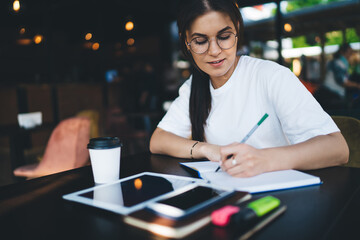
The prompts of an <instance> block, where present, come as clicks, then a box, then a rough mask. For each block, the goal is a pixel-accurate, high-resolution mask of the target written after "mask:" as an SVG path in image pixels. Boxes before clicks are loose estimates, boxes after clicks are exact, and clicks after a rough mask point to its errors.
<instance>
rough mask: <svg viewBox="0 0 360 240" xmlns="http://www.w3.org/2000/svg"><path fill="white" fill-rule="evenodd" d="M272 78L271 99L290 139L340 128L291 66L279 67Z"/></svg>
mask: <svg viewBox="0 0 360 240" xmlns="http://www.w3.org/2000/svg"><path fill="white" fill-rule="evenodd" d="M270 81H271V82H268V88H269V89H268V96H269V100H270V101H271V102H272V104H273V106H274V109H275V111H276V115H277V117H278V119H279V121H280V123H281V126H282V129H283V131H284V133H285V135H286V136H287V138H288V139H289V141H290V143H292V144H296V143H300V142H303V141H306V140H308V139H310V138H313V137H315V136H318V135H326V134H329V133H333V132H338V131H339V129H338V127H337V126H336V124H335V123H334V121H333V120H332V119H331V117H330V116H329V115H328V114H327V113H326V112H324V110H323V109H322V107H321V106H320V104H319V103H318V102H317V101H316V100H315V98H314V97H313V96H312V95H311V93H310V92H309V91H307V90H306V88H305V87H304V85H303V84H301V82H300V81H299V80H298V78H297V77H296V76H295V75H294V74H293V73H292V72H291V71H290V70H289V69H287V68H283V67H281V68H278V69H276V70H275V71H274V74H273V76H272V78H271V80H270Z"/></svg>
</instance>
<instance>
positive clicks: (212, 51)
mask: <svg viewBox="0 0 360 240" xmlns="http://www.w3.org/2000/svg"><path fill="white" fill-rule="evenodd" d="M220 53H221V48H220V47H219V45H218V43H217V42H216V39H211V40H209V50H208V54H209V55H212V56H217V55H219V54H220Z"/></svg>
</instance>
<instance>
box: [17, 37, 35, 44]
mask: <svg viewBox="0 0 360 240" xmlns="http://www.w3.org/2000/svg"><path fill="white" fill-rule="evenodd" d="M16 42H17V44H19V45H30V44H31V43H32V39H31V38H22V39H18V40H16Z"/></svg>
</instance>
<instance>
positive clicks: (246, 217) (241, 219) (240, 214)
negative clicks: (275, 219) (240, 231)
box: [212, 196, 280, 227]
mask: <svg viewBox="0 0 360 240" xmlns="http://www.w3.org/2000/svg"><path fill="white" fill-rule="evenodd" d="M279 206H280V200H279V199H278V198H276V197H273V196H266V197H263V198H260V199H258V200H255V201H252V202H250V203H248V204H247V205H246V207H241V208H240V207H239V206H229V205H228V206H225V207H223V208H221V209H218V210H216V211H214V212H213V213H212V222H213V223H214V224H215V225H217V226H222V227H225V226H228V225H232V224H235V225H240V226H243V227H246V226H249V225H251V224H252V223H254V222H256V220H258V219H260V218H261V217H263V216H265V215H266V214H267V213H269V212H271V211H272V210H274V209H276V208H278V207H279Z"/></svg>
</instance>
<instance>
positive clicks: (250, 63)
mask: <svg viewBox="0 0 360 240" xmlns="http://www.w3.org/2000/svg"><path fill="white" fill-rule="evenodd" d="M241 60H242V61H241V64H243V65H245V66H246V67H253V68H256V69H258V70H261V71H262V72H266V70H271V71H274V70H277V69H279V70H280V69H286V68H285V67H284V66H281V65H280V64H278V63H276V62H274V61H272V60H266V59H260V58H256V57H251V56H241Z"/></svg>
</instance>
